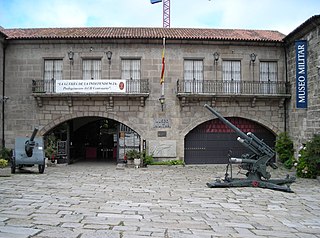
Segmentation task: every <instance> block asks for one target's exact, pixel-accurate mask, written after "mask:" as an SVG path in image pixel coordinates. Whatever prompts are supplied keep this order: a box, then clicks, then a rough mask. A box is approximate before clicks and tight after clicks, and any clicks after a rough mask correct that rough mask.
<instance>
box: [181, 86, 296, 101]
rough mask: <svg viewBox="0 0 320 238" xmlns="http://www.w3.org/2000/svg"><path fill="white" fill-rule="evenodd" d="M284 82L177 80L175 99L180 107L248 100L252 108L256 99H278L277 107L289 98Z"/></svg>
mask: <svg viewBox="0 0 320 238" xmlns="http://www.w3.org/2000/svg"><path fill="white" fill-rule="evenodd" d="M288 92H290V90H289V89H288V88H287V86H286V83H285V82H271V81H270V82H255V81H222V80H217V81H213V80H203V81H198V80H178V81H177V97H178V98H179V99H180V101H181V105H182V106H185V104H186V103H187V101H188V100H201V99H203V100H209V99H210V100H212V104H215V101H216V99H217V98H250V99H251V103H252V106H255V102H256V100H257V99H259V98H260V99H261V98H264V99H272V98H273V99H279V101H280V102H279V105H280V106H281V104H283V102H284V100H285V99H286V98H290V97H291V95H290V94H289V93H288Z"/></svg>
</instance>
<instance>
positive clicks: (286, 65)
mask: <svg viewBox="0 0 320 238" xmlns="http://www.w3.org/2000/svg"><path fill="white" fill-rule="evenodd" d="M284 60H285V74H286V93H288V91H287V90H288V83H289V81H288V59H287V48H286V44H284ZM287 101H288V100H287V98H285V99H284V103H283V110H284V132H287Z"/></svg>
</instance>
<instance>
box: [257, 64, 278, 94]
mask: <svg viewBox="0 0 320 238" xmlns="http://www.w3.org/2000/svg"><path fill="white" fill-rule="evenodd" d="M277 82H278V62H277V61H260V85H261V87H260V90H261V91H260V93H262V94H276V93H277V85H276V83H277Z"/></svg>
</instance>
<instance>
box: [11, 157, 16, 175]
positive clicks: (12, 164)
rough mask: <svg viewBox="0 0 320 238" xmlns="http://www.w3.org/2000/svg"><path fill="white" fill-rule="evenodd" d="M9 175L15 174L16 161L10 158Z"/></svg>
mask: <svg viewBox="0 0 320 238" xmlns="http://www.w3.org/2000/svg"><path fill="white" fill-rule="evenodd" d="M11 173H12V174H15V173H16V159H15V158H11Z"/></svg>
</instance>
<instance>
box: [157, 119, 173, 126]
mask: <svg viewBox="0 0 320 238" xmlns="http://www.w3.org/2000/svg"><path fill="white" fill-rule="evenodd" d="M170 127H171V125H170V120H169V119H168V118H155V119H153V128H170Z"/></svg>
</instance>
